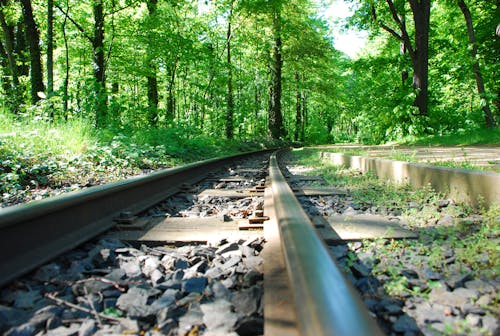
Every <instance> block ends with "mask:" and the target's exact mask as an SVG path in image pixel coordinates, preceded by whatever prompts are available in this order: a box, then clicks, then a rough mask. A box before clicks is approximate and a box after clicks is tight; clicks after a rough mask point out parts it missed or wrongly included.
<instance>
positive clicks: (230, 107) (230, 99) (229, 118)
mask: <svg viewBox="0 0 500 336" xmlns="http://www.w3.org/2000/svg"><path fill="white" fill-rule="evenodd" d="M232 17H233V1H231V3H230V8H229V17H228V22H227V40H226V43H227V45H226V49H227V114H226V138H228V139H232V138H233V137H234V125H233V117H234V94H233V68H232V66H233V65H232V64H231V33H232V32H231V20H232Z"/></svg>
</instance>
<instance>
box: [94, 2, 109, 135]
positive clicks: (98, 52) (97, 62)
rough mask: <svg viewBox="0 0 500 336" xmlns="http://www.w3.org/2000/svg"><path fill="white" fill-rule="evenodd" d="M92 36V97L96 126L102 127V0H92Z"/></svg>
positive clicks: (104, 118) (104, 109)
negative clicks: (93, 81) (93, 82)
mask: <svg viewBox="0 0 500 336" xmlns="http://www.w3.org/2000/svg"><path fill="white" fill-rule="evenodd" d="M92 9H93V12H94V36H93V38H92V48H93V52H94V78H95V84H94V85H95V89H94V95H95V97H94V99H95V108H96V126H97V127H102V126H104V125H106V123H107V117H108V116H107V97H106V66H105V61H104V6H103V0H94V2H93V4H92Z"/></svg>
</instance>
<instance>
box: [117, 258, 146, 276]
mask: <svg viewBox="0 0 500 336" xmlns="http://www.w3.org/2000/svg"><path fill="white" fill-rule="evenodd" d="M120 268H121V269H122V270H123V271H125V274H127V276H128V277H129V278H135V277H138V276H140V275H142V271H141V266H140V264H139V261H138V260H131V261H128V262H124V263H123V264H121V266H120Z"/></svg>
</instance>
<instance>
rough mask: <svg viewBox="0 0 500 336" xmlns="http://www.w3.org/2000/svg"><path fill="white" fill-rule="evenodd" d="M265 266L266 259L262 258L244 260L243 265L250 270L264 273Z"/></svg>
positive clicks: (255, 257)
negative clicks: (263, 267)
mask: <svg viewBox="0 0 500 336" xmlns="http://www.w3.org/2000/svg"><path fill="white" fill-rule="evenodd" d="M263 264H264V259H262V257H260V256H250V257H246V258H243V265H244V266H245V268H246V269H248V270H256V271H259V272H262V271H263V270H262V265H263Z"/></svg>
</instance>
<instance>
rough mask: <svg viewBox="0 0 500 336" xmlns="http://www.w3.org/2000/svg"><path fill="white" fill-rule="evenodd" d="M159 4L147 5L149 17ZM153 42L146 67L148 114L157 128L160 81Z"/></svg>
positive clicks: (150, 0) (156, 2)
mask: <svg viewBox="0 0 500 336" xmlns="http://www.w3.org/2000/svg"><path fill="white" fill-rule="evenodd" d="M157 4H158V0H149V1H148V3H147V5H148V13H149V17H150V18H152V17H153V16H154V15H155V12H156V5H157ZM151 43H152V42H151V41H148V44H149V51H148V55H147V61H146V66H147V68H148V69H147V71H148V75H147V76H146V78H147V81H148V108H149V113H148V119H149V123H150V124H151V125H152V126H157V125H158V118H159V116H158V102H159V97H158V80H157V77H156V65H155V63H154V60H153V58H154V56H153V55H152V53H153V51H152V49H153V48H152V45H151Z"/></svg>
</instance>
